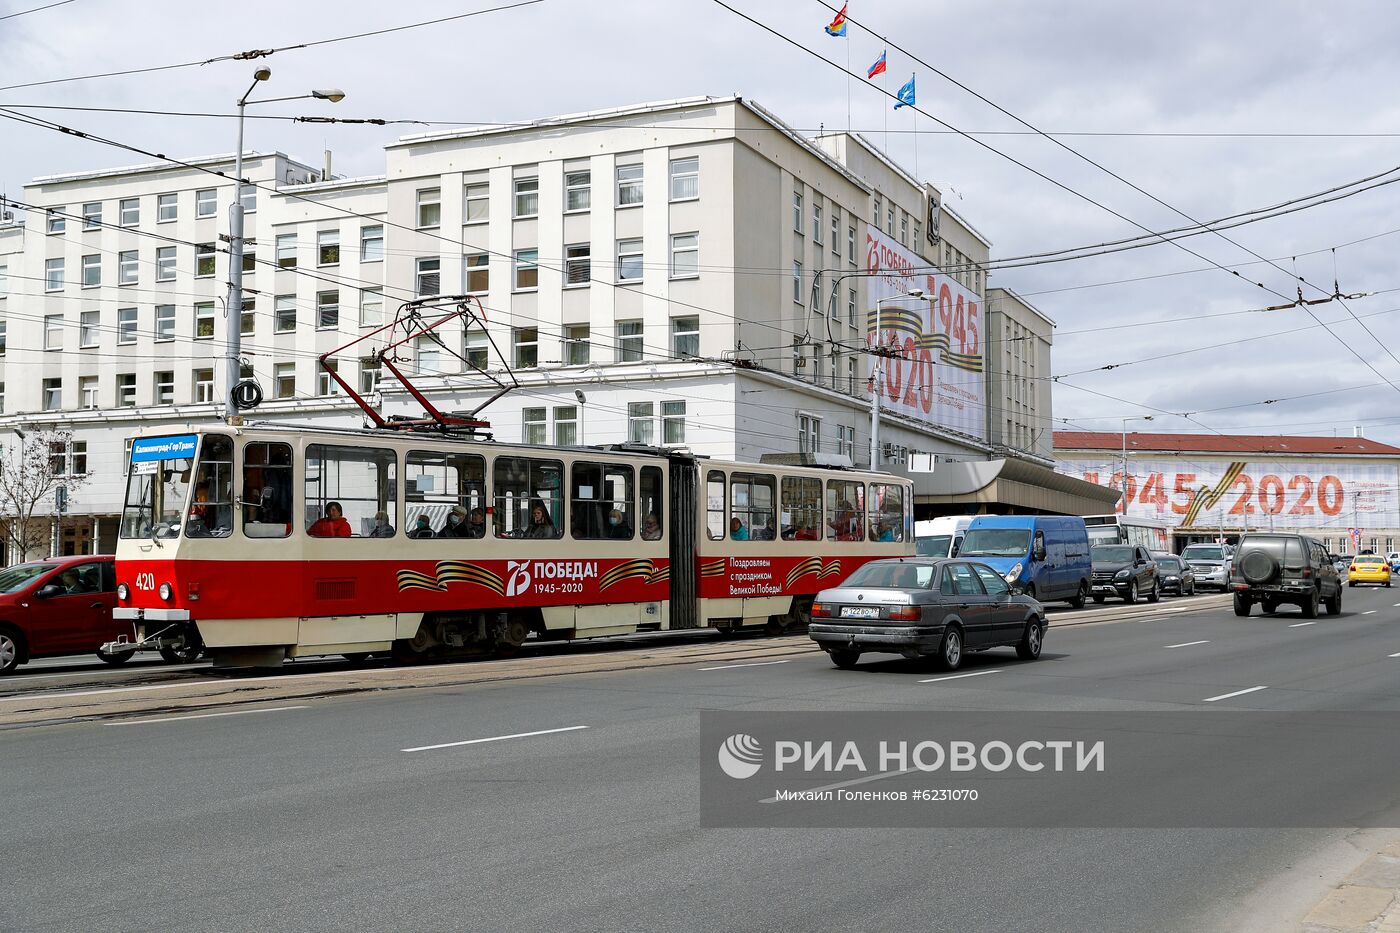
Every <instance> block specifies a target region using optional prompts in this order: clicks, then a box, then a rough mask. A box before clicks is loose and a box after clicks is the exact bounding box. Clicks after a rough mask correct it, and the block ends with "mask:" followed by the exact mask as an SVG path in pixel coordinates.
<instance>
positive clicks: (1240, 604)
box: [1235, 593, 1252, 616]
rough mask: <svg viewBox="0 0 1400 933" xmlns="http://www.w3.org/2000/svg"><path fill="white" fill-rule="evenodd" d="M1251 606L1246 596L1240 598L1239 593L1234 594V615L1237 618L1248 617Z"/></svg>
mask: <svg viewBox="0 0 1400 933" xmlns="http://www.w3.org/2000/svg"><path fill="white" fill-rule="evenodd" d="M1251 605H1252V604H1251V603H1250V601H1249V597H1248V596H1241V595H1240V594H1239V593H1236V594H1235V615H1237V616H1247V615H1249V610H1250V606H1251Z"/></svg>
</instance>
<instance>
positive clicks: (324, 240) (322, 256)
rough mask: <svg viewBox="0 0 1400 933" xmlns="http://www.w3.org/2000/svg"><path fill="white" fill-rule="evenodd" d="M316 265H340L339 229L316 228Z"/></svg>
mask: <svg viewBox="0 0 1400 933" xmlns="http://www.w3.org/2000/svg"><path fill="white" fill-rule="evenodd" d="M316 265H318V266H338V265H340V231H339V230H318V231H317V232H316Z"/></svg>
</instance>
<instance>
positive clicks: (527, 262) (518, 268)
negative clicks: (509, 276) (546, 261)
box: [515, 249, 540, 292]
mask: <svg viewBox="0 0 1400 933" xmlns="http://www.w3.org/2000/svg"><path fill="white" fill-rule="evenodd" d="M539 255H540V254H539V250H533V249H518V250H516V251H515V290H516V291H518V292H526V291H534V290H535V289H536V288H539V285H540V267H539V265H538V264H537V262H538V260H539Z"/></svg>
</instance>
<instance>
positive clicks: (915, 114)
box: [909, 77, 923, 184]
mask: <svg viewBox="0 0 1400 933" xmlns="http://www.w3.org/2000/svg"><path fill="white" fill-rule="evenodd" d="M909 80H910V81H913V80H914V78H913V77H910V79H909ZM909 115H910V116H911V117H913V118H914V180H915V181H917V182H919V183H920V184H923V179H922V178H920V177H919V108H918V107H910V108H909Z"/></svg>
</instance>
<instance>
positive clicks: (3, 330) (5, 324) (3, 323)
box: [0, 318, 10, 357]
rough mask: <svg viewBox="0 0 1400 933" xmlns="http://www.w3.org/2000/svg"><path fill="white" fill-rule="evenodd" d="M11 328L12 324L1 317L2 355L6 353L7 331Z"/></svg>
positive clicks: (0, 341) (0, 354)
mask: <svg viewBox="0 0 1400 933" xmlns="http://www.w3.org/2000/svg"><path fill="white" fill-rule="evenodd" d="M9 329H10V324H9V322H8V321H6V320H4V319H3V318H0V357H3V356H4V355H5V342H6V339H7V334H6V332H7V331H8V330H9Z"/></svg>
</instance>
